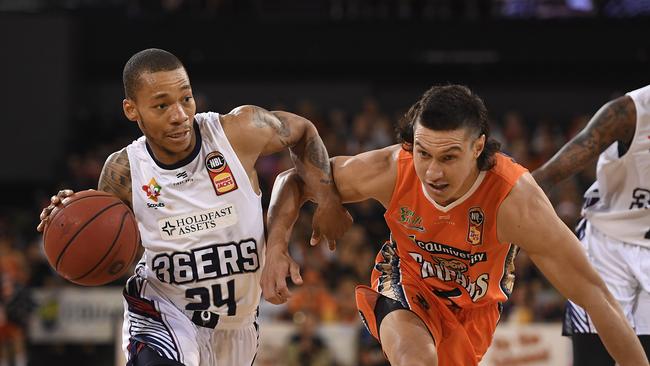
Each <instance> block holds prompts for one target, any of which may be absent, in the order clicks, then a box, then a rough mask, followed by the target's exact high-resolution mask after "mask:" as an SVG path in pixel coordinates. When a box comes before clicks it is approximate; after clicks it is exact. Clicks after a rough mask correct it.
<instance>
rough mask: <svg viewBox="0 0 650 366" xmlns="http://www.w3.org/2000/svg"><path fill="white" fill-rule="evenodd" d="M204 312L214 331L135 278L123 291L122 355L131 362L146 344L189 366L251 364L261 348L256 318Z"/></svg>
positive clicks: (163, 355)
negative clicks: (123, 353)
mask: <svg viewBox="0 0 650 366" xmlns="http://www.w3.org/2000/svg"><path fill="white" fill-rule="evenodd" d="M205 313H206V314H205V319H203V320H204V322H203V323H204V324H206V323H210V325H211V327H210V326H205V325H197V324H198V323H199V322H198V321H197V322H193V321H192V320H191V319H190V318H189V317H188V316H187V315H186V314H185V313H184V312H182V311H181V310H179V309H178V308H177V307H176V306H174V305H173V304H172V303H171V302H170V301H169V300H167V299H166V298H165V296H163V295H162V294H160V293H159V292H158V291H157V290H156V289H155V288H154V287H153V286H151V285H150V283H149V282H148V281H147V280H145V279H142V278H140V277H138V276H137V275H136V276H133V277H131V278H130V279H129V280H128V281H127V285H126V288H125V290H124V323H123V327H122V350H123V351H124V352H125V355H126V357H127V359H128V358H129V355H130V353H132V352H136V351H137V350H138V349H139V348H138V347H142V346H143V345H145V346H148V347H150V348H152V349H153V350H154V351H156V352H157V353H158V354H159V355H160V356H162V357H164V358H167V359H171V360H174V361H177V362H180V363H181V364H183V365H185V366H242V365H252V364H253V361H254V360H255V355H256V353H257V349H258V346H259V342H258V341H259V331H258V325H257V314H251V315H245V316H221V317H219V316H218V315H217V314H214V313H208V312H205ZM208 320H210V321H208ZM212 320H214V321H212Z"/></svg>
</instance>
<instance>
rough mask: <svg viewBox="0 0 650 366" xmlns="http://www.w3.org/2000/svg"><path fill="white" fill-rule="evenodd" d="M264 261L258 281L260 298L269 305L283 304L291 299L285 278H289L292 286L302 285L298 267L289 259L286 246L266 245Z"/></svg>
mask: <svg viewBox="0 0 650 366" xmlns="http://www.w3.org/2000/svg"><path fill="white" fill-rule="evenodd" d="M265 259H266V263H264V269H263V270H262V278H261V279H260V285H261V286H262V296H264V299H265V300H266V301H268V302H270V303H271V304H275V305H280V304H284V303H285V302H287V300H288V299H289V298H290V297H291V291H289V288H288V287H287V277H289V276H291V281H293V283H294V284H296V285H302V277H301V276H300V266H298V263H296V261H294V260H293V258H291V256H290V255H289V252H288V251H287V249H286V246H281V245H280V246H277V245H276V246H273V245H268V246H267V250H266V257H265Z"/></svg>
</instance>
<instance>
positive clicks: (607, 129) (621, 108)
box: [535, 98, 636, 188]
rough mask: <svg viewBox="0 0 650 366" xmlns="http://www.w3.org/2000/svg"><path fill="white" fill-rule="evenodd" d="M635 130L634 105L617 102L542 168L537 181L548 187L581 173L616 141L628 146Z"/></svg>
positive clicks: (624, 99) (591, 122)
mask: <svg viewBox="0 0 650 366" xmlns="http://www.w3.org/2000/svg"><path fill="white" fill-rule="evenodd" d="M635 128H636V109H635V106H634V103H633V102H632V101H631V100H629V99H628V98H621V99H619V100H616V101H614V102H612V103H611V104H610V105H608V106H607V107H606V108H604V109H603V110H601V111H599V112H598V113H596V115H595V116H594V117H593V118H592V120H591V121H590V123H589V125H588V126H587V127H586V128H585V129H584V130H583V131H582V132H580V133H579V134H578V135H577V136H575V137H574V138H573V140H571V141H570V142H569V143H568V144H566V145H565V146H564V147H563V148H562V149H561V150H560V152H559V153H557V154H556V155H555V156H554V157H553V158H552V159H551V160H550V161H549V162H548V163H547V164H546V165H545V166H544V167H543V168H542V169H540V172H538V173H537V174H536V175H535V178H536V179H538V182H539V183H540V185H542V186H543V187H544V188H548V187H549V186H550V185H551V184H553V183H557V182H560V181H562V180H564V179H565V178H568V177H569V176H570V175H572V174H573V173H575V172H577V171H579V170H581V169H582V168H583V167H584V166H585V165H586V164H587V163H589V162H590V161H592V160H593V159H595V158H596V157H597V156H598V155H599V154H600V153H601V152H602V151H604V150H605V149H606V148H607V147H608V146H609V145H611V144H612V143H613V142H615V141H617V140H618V141H621V142H623V143H628V142H629V141H630V140H631V139H632V137H633V136H634V131H635Z"/></svg>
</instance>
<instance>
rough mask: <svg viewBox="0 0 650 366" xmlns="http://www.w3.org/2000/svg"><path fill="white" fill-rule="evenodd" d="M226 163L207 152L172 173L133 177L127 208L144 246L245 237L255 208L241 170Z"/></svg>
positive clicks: (154, 169) (163, 171)
mask: <svg viewBox="0 0 650 366" xmlns="http://www.w3.org/2000/svg"><path fill="white" fill-rule="evenodd" d="M228 160H229V159H227V158H226V157H224V156H223V154H221V153H218V152H213V153H208V154H206V155H204V156H202V157H197V159H195V161H193V162H192V163H191V164H188V165H186V166H183V167H180V168H178V169H170V170H166V169H161V168H159V167H148V169H147V168H144V169H140V170H139V171H138V172H137V178H136V177H133V178H134V184H133V196H134V199H133V205H134V212H135V213H136V217H137V219H138V222H139V223H140V225H141V232H142V234H143V235H142V237H143V244H145V246H146V245H147V243H146V242H145V240H148V241H149V242H159V243H164V242H175V243H177V244H178V243H188V242H192V241H201V240H202V239H204V238H206V237H209V238H210V240H212V241H214V240H219V238H223V240H227V239H228V238H236V237H240V236H242V235H244V236H245V235H246V232H245V231H246V227H250V226H247V224H246V221H252V222H256V219H259V217H258V216H260V213H261V205H260V202H259V197H258V196H257V195H255V194H254V193H253V192H252V190H251V188H250V183H249V182H248V177H247V176H246V174H245V173H243V169H238V167H232V166H231V164H232V163H230V162H229V161H228ZM132 170H133V169H132ZM136 179H137V181H136Z"/></svg>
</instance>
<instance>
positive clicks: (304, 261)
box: [0, 98, 594, 366]
mask: <svg viewBox="0 0 650 366" xmlns="http://www.w3.org/2000/svg"><path fill="white" fill-rule="evenodd" d="M269 107H272V106H269ZM205 108H207V107H206V106H204V105H203V103H200V105H199V110H205ZM271 109H273V108H271ZM283 109H286V110H290V111H292V112H294V113H297V114H299V115H302V116H304V117H306V118H308V119H310V120H311V121H312V122H313V123H314V124H315V125H316V126H317V128H318V130H319V131H320V134H321V136H322V137H323V140H324V141H325V144H326V145H327V148H328V150H329V153H330V156H336V155H353V154H357V153H360V152H362V151H366V150H371V149H376V148H380V147H384V146H387V145H390V144H393V143H395V134H394V126H395V124H396V120H397V118H399V116H400V114H401V113H403V112H404V111H386V110H383V109H382V106H381V105H380V104H379V103H378V102H377V101H376V100H375V99H373V98H367V99H366V100H364V101H363V102H362V103H361V104H360V105H359V107H358V109H357V110H344V109H337V108H331V109H323V108H320V107H319V106H318V105H317V104H315V103H314V102H312V101H308V100H306V101H301V102H299V103H297V104H296V105H295V106H284V107H283ZM588 118H589V116H587V115H579V116H576V117H575V118H573V119H572V120H566V121H555V120H548V119H543V120H537V119H534V118H531V117H526V118H525V117H524V116H523V115H522V114H520V113H518V112H517V111H509V112H507V113H505V114H504V115H501V116H493V120H492V128H493V136H494V137H495V138H496V139H498V140H500V141H501V142H502V143H503V150H504V151H505V152H507V153H508V154H510V155H511V156H512V157H514V158H515V159H516V160H517V161H518V162H520V163H521V164H523V165H524V166H526V167H527V168H528V169H530V170H533V169H535V168H536V167H538V166H540V164H542V163H543V162H545V161H546V160H548V159H549V158H550V157H551V156H552V155H553V154H554V153H555V152H556V151H557V150H558V148H559V147H560V146H561V145H562V144H563V143H564V142H566V141H567V139H569V138H570V137H571V136H573V135H574V134H575V133H576V132H577V131H579V130H580V129H581V128H582V127H583V126H584V125H585V123H586V122H587V121H588ZM116 123H118V122H116ZM103 138H106V136H105V135H104V136H103ZM131 138H132V137H124V136H116V137H115V138H114V139H112V142H110V143H107V142H104V143H98V144H87V146H84V147H83V148H80V147H79V145H77V146H76V147H75V148H74V150H70V151H69V154H68V158H67V161H66V162H65V164H64V166H62V167H61V169H60V172H61V174H60V176H59V177H57V179H58V184H57V185H56V187H51V188H52V191H47V189H48V187H43V189H42V190H37V191H34V192H33V194H32V196H31V197H25V200H24V204H23V205H21V206H19V207H3V208H2V210H1V211H0V285H1V286H0V366H5V365H9V363H7V360H8V359H11V360H13V361H14V363H13V364H14V365H17V366H24V365H25V363H24V362H25V345H26V341H25V339H26V328H25V324H26V318H27V316H28V314H29V312H30V311H32V310H33V301H32V299H31V297H30V289H33V288H42V287H56V286H66V285H67V284H66V282H65V281H64V280H62V279H60V278H59V277H58V276H56V275H54V274H53V272H52V270H51V269H50V267H49V265H48V263H47V261H46V259H45V256H44V253H43V250H42V242H41V236H40V235H37V233H36V231H35V227H36V224H37V223H38V214H39V212H40V210H41V208H42V207H44V206H46V205H47V204H48V201H49V196H50V195H51V194H53V193H56V191H57V190H58V189H60V188H64V187H65V188H71V189H74V190H82V189H88V188H95V187H96V184H97V181H98V178H99V174H100V172H101V169H102V166H103V163H104V160H105V158H106V157H107V156H108V155H109V154H110V153H111V152H113V151H116V150H118V149H119V148H121V147H122V146H125V145H126V144H128V143H129V142H130V139H131ZM71 145H72V144H71ZM290 166H291V161H290V158H289V156H288V154H285V155H274V156H269V157H265V158H264V159H262V160H260V161H259V163H258V166H257V169H258V174H259V178H260V184H261V186H262V190H263V192H264V202H265V206H264V207H267V204H268V199H269V192H270V187H271V186H272V184H273V181H274V179H275V176H276V175H277V174H278V173H279V172H281V171H283V170H285V169H288V168H289V167H290ZM593 179H594V176H593V172H592V171H588V172H586V173H583V174H581V175H580V176H578V177H577V178H576V179H572V180H569V181H567V182H566V183H564V184H562V185H561V186H560V187H557V188H556V189H555V191H554V192H553V194H552V197H551V199H552V202H553V203H554V206H555V208H556V210H557V212H558V214H559V215H560V216H561V218H562V219H563V220H564V221H565V222H566V223H567V225H569V226H573V225H574V224H575V222H576V219H577V218H578V216H579V214H580V206H581V194H582V192H583V191H584V190H585V188H586V186H587V185H588V184H589V183H590V182H591V181H593ZM349 209H350V211H351V213H352V215H353V217H354V218H355V224H354V226H353V227H352V228H351V229H350V230H349V232H347V234H346V235H345V237H344V239H343V240H341V241H339V242H338V248H337V249H336V251H330V250H328V248H327V246H320V247H311V246H309V245H308V240H309V237H310V235H311V212H312V211H313V207H311V206H307V207H305V209H304V212H303V214H302V215H301V217H300V219H299V221H298V222H297V224H296V228H295V230H294V233H293V236H292V240H291V243H290V252H291V255H292V256H293V258H295V259H296V261H297V262H298V263H299V264H300V266H301V270H302V276H303V279H304V285H302V286H301V287H298V288H293V289H292V291H293V297H292V298H291V299H290V301H289V302H288V303H287V304H286V305H283V306H274V305H270V304H263V306H262V308H261V316H262V324H264V322H266V321H270V320H277V321H287V322H293V323H295V324H296V325H298V329H300V330H299V331H298V332H297V333H296V334H295V335H294V336H292V337H291V343H290V344H291V346H290V347H289V348H288V351H287V352H288V356H287V357H288V359H290V360H292V361H291V362H290V363H287V364H288V365H333V364H334V363H333V358H332V355H331V353H330V350H328V348H327V347H326V345H325V343H324V342H323V340H322V339H321V338H320V337H319V335H318V332H316V331H315V329H317V327H318V325H319V324H334V323H336V324H341V323H344V324H352V325H359V324H360V319H359V316H358V313H357V310H356V306H355V299H354V287H355V286H356V285H357V284H368V283H369V279H370V272H371V269H372V264H373V261H374V257H375V255H376V252H377V250H378V249H379V247H380V245H381V244H382V243H383V242H384V241H385V240H386V239H387V238H388V231H387V227H386V225H385V223H384V221H383V209H382V207H381V206H380V205H379V204H377V203H374V202H364V203H360V204H355V205H350V206H349ZM516 278H517V281H516V285H515V290H514V292H513V294H512V296H511V299H510V301H509V302H508V303H507V304H506V307H505V309H504V314H503V316H502V320H501V321H502V322H516V323H530V322H546V321H559V320H560V319H561V315H562V308H563V299H562V298H561V296H559V295H558V293H557V292H556V291H555V290H553V289H552V288H551V286H550V285H549V284H548V283H547V281H546V280H545V279H544V278H543V277H542V276H541V275H540V273H539V272H538V271H537V269H536V268H535V267H534V265H533V264H532V263H531V261H530V259H529V258H528V257H527V256H526V254H525V253H523V252H522V253H520V254H519V255H518V257H517V259H516ZM116 285H120V283H116ZM287 362H289V361H287ZM384 364H385V361H384V358H383V357H382V354H381V350H380V349H379V347H378V345H377V343H376V342H375V341H374V340H373V339H372V337H371V336H370V335H369V334H368V333H367V332H365V330H364V329H363V328H362V327H359V365H364V366H369V365H384Z"/></svg>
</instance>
